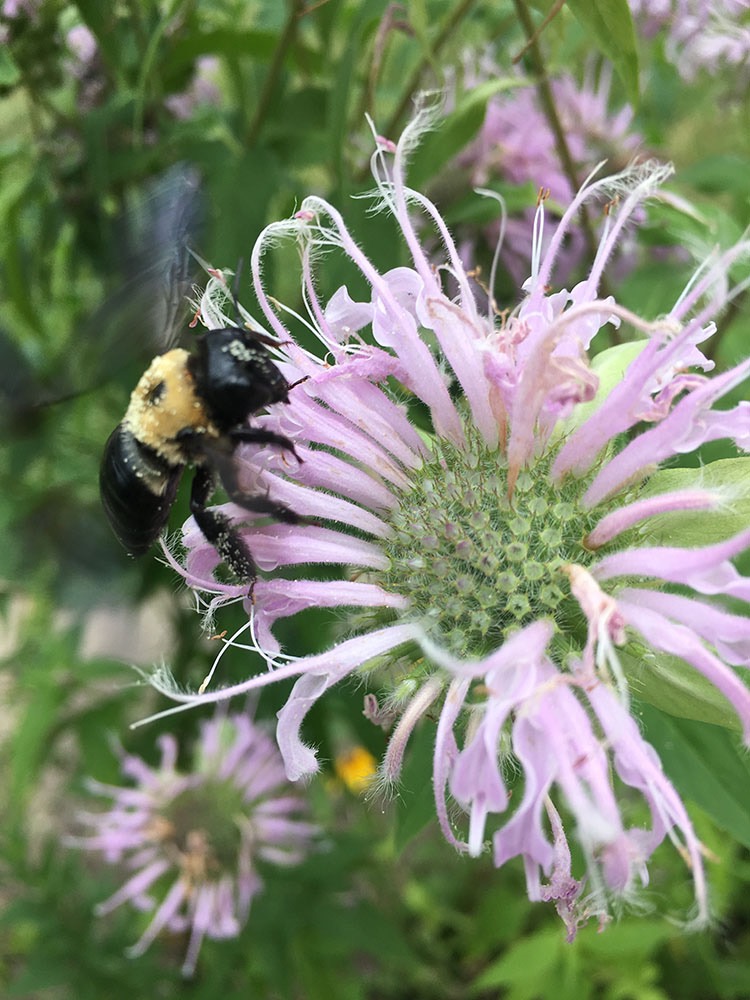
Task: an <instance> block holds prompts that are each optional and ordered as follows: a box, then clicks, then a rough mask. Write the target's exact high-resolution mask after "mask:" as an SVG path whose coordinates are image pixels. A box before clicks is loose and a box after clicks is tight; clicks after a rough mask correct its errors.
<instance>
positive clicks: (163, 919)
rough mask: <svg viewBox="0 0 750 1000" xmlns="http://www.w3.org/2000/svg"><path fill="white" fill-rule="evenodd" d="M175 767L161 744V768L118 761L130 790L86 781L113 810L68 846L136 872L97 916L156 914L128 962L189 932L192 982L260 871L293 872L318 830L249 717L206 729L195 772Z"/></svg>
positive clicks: (165, 742) (93, 818) (238, 917)
mask: <svg viewBox="0 0 750 1000" xmlns="http://www.w3.org/2000/svg"><path fill="white" fill-rule="evenodd" d="M176 763H177V742H176V741H175V739H174V738H173V737H172V736H164V737H162V739H161V763H160V764H159V765H158V766H157V767H150V766H149V765H148V764H146V762H145V761H143V760H141V759H140V758H139V757H133V756H130V755H127V754H123V755H122V769H123V773H124V775H125V776H126V777H128V778H129V779H130V780H131V781H132V782H133V783H134V784H133V785H130V786H125V787H119V786H110V785H102V784H100V783H98V782H91V788H92V791H94V792H95V793H96V794H98V795H101V796H102V797H105V798H108V799H110V800H111V806H110V808H109V809H108V810H107V811H106V812H99V813H87V814H85V815H82V816H81V821H82V823H83V824H85V825H86V826H88V827H89V828H90V831H91V832H90V833H89V834H88V835H86V836H82V837H78V838H71V841H70V843H71V844H73V845H75V846H78V847H83V848H86V849H88V850H91V851H100V852H102V854H103V855H104V858H105V860H106V861H108V862H109V863H110V864H118V865H121V866H123V867H124V868H126V869H128V870H130V871H131V872H132V874H131V875H130V877H129V878H128V880H127V881H126V882H125V884H124V885H123V886H122V887H121V888H120V889H118V891H117V892H116V893H115V894H114V895H113V896H111V897H110V898H109V899H108V900H106V901H105V902H104V903H102V904H101V905H100V906H99V907H98V908H97V912H98V913H100V914H105V913H109V912H111V911H112V910H114V909H115V907H117V906H120V905H121V904H122V903H125V902H129V903H131V904H132V905H133V906H134V907H136V909H138V910H143V911H144V912H146V913H150V914H152V918H151V921H150V923H149V925H148V927H147V928H146V930H145V931H144V933H143V934H142V936H141V938H140V940H139V941H138V942H137V943H136V944H135V945H134V946H133V947H132V948H131V949H130V950H129V953H130V954H131V955H133V956H136V955H141V954H143V952H144V951H145V950H146V949H147V948H148V947H149V945H150V944H151V943H152V942H153V941H154V940H155V938H156V937H157V935H158V934H160V933H161V931H163V930H169V931H174V932H182V931H188V932H189V934H190V938H189V943H188V949H187V954H186V956H185V962H184V964H183V968H182V971H183V973H184V974H185V975H187V976H189V975H192V973H193V971H194V969H195V963H196V961H197V958H198V952H199V951H200V947H201V944H202V942H203V939H204V938H206V937H208V938H228V937H237V935H238V934H239V933H240V932H241V930H242V927H243V925H244V924H245V921H246V920H247V917H248V913H249V910H250V904H251V902H252V899H253V897H254V896H255V895H257V894H258V893H259V892H261V891H262V888H263V881H262V879H261V877H260V875H259V873H258V868H257V866H258V862H259V861H260V862H261V863H263V862H267V863H269V864H272V865H292V864H296V863H298V862H299V861H301V860H302V858H303V857H304V856H305V854H306V853H307V851H308V850H309V848H310V845H311V843H312V840H313V837H314V835H315V832H316V831H315V828H314V827H312V826H311V825H310V824H309V823H308V822H306V821H305V820H304V818H303V817H304V813H305V802H304V799H303V797H302V795H301V794H300V793H299V792H298V791H297V790H295V789H292V788H290V786H289V784H288V782H287V779H286V775H285V774H284V766H283V763H282V760H281V756H280V754H279V752H278V750H277V749H276V746H275V744H274V742H273V739H272V738H271V737H270V736H269V734H268V733H267V732H266V731H265V730H264V729H263V728H262V727H261V726H259V725H257V724H254V723H253V722H252V721H251V720H250V719H249V718H248V717H247V716H245V715H230V716H228V717H226V718H224V717H222V716H220V715H217V716H216V717H215V718H214V719H212V720H211V721H209V722H206V723H204V724H203V726H202V730H201V736H200V741H199V742H198V744H197V745H196V747H195V754H194V761H193V770H192V771H190V772H183V771H180V770H178V769H177V767H176Z"/></svg>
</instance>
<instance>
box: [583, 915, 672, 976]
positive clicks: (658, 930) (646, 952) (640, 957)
mask: <svg viewBox="0 0 750 1000" xmlns="http://www.w3.org/2000/svg"><path fill="white" fill-rule="evenodd" d="M678 933H679V932H678V930H677V929H676V928H675V927H672V926H671V925H670V924H668V923H667V922H666V921H664V920H643V919H639V920H629V921H627V922H623V923H619V924H615V925H613V926H612V927H609V928H607V933H606V934H582V935H581V937H580V938H579V939H578V940H577V941H576V947H577V948H579V949H580V950H581V951H582V952H585V953H586V955H587V956H590V957H591V958H594V959H595V960H596V963H597V965H600V964H601V963H602V962H616V963H617V964H619V965H623V964H624V961H623V960H625V961H638V962H642V961H645V959H647V958H648V957H649V956H650V955H652V954H653V953H654V952H655V951H657V950H658V949H659V948H660V947H661V946H662V944H663V943H664V942H665V941H668V940H669V939H670V938H672V937H675V936H676V935H678Z"/></svg>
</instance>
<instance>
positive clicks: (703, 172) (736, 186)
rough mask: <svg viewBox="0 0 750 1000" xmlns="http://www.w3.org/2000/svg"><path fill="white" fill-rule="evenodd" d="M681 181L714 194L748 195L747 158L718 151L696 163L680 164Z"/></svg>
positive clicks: (743, 196)
mask: <svg viewBox="0 0 750 1000" xmlns="http://www.w3.org/2000/svg"><path fill="white" fill-rule="evenodd" d="M680 181H681V182H682V183H683V184H692V185H693V187H696V188H698V189H700V190H701V191H707V192H710V193H712V194H721V195H726V194H729V193H732V194H737V195H739V196H740V197H742V198H745V197H747V191H748V176H747V158H746V157H744V156H739V155H733V154H731V153H717V154H716V155H714V156H707V157H706V158H705V159H703V160H698V161H697V162H696V163H692V164H687V165H685V166H684V167H683V166H680Z"/></svg>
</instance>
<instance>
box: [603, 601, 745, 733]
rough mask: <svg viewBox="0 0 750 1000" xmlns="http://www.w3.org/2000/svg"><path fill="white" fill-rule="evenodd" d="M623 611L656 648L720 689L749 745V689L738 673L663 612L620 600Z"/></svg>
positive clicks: (689, 629)
mask: <svg viewBox="0 0 750 1000" xmlns="http://www.w3.org/2000/svg"><path fill="white" fill-rule="evenodd" d="M620 610H621V611H622V614H623V616H624V617H625V620H626V621H627V622H628V624H629V625H632V627H633V628H634V629H636V630H637V631H638V632H640V633H641V635H642V636H643V637H644V638H645V639H646V640H647V641H648V642H649V643H650V644H651V645H652V646H653V647H654V649H661V650H663V652H665V653H670V654H671V655H673V656H679V657H680V658H681V659H683V660H685V662H686V663H689V664H690V665H691V666H693V667H695V669H696V670H698V671H699V672H700V673H701V674H703V676H704V677H705V678H706V679H707V680H708V681H710V682H711V684H713V686H714V687H715V688H716V689H717V690H718V691H721V693H722V694H723V695H724V697H725V698H726V699H727V701H728V702H729V703H730V705H731V706H732V708H733V709H734V710H735V712H736V713H737V716H738V718H739V720H740V723H741V725H742V732H743V738H744V741H745V743H747V744H750V690H748V688H747V687H746V686H745V685H744V684H743V683H742V681H741V680H740V679H739V677H738V676H737V674H735V672H734V671H733V670H732V669H731V668H730V667H728V666H727V665H726V664H725V663H722V661H721V660H720V659H719V658H718V657H717V656H714V654H713V653H711V652H709V651H708V650H707V649H706V648H705V646H704V645H703V643H702V642H701V641H700V639H699V637H698V636H697V635H696V634H695V632H693V630H692V629H691V628H688V627H686V626H684V625H675V624H674V623H673V622H671V621H669V619H668V618H665V617H664V616H663V615H660V614H658V613H657V612H655V611H652V610H650V609H648V608H645V607H643V606H640V605H633V604H628V603H627V602H621V603H620Z"/></svg>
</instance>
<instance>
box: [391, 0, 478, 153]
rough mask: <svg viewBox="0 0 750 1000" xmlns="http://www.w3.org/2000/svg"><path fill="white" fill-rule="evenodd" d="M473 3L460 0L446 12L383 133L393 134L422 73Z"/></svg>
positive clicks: (468, 0) (407, 107) (406, 109)
mask: <svg viewBox="0 0 750 1000" xmlns="http://www.w3.org/2000/svg"><path fill="white" fill-rule="evenodd" d="M473 4H474V0H461V3H459V4H458V5H457V6H456V7H454V8H453V9H452V10H451V11H449V12H448V14H447V15H446V18H445V21H444V22H443V24H442V25H441V27H440V29H439V31H438V34H437V37H436V38H435V42H434V44H433V46H432V48H431V50H430V51H429V52H426V53H425V54H424V55H423V56H422V59H421V60H420V61H419V63H418V64H417V66H416V67H415V68H414V72H413V73H412V75H411V76H410V77H409V80H408V81H407V84H406V87H405V89H404V93H403V95H402V97H401V100H400V101H399V103H398V106H397V107H396V110H395V111H394V112H393V114H392V115H391V117H390V119H389V120H388V121H387V122H386V125H385V129H384V131H383V135H386V136H391V135H393V133H394V132H395V130H396V128H397V127H398V124H399V122H400V121H401V119H402V118H403V117H404V115H405V114H406V113H407V111H408V110H409V104H410V102H411V100H412V98H413V96H414V92H415V91H416V90H417V89H418V88H419V84H420V81H421V79H422V75H423V73H424V72H425V70H426V69H427V68H428V67H429V66H431V65H432V64H433V63H434V62H435V59H436V57H437V55H438V53H439V52H440V50H441V49H442V47H443V46H444V45H445V43H446V42H447V41H448V39H449V38H450V37H451V35H452V34H453V33H454V31H455V30H456V28H457V27H458V25H459V24H460V22H461V21H462V20H463V18H464V17H465V16H466V15H467V14H468V13H469V11H470V10H471V7H472V6H473Z"/></svg>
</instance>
